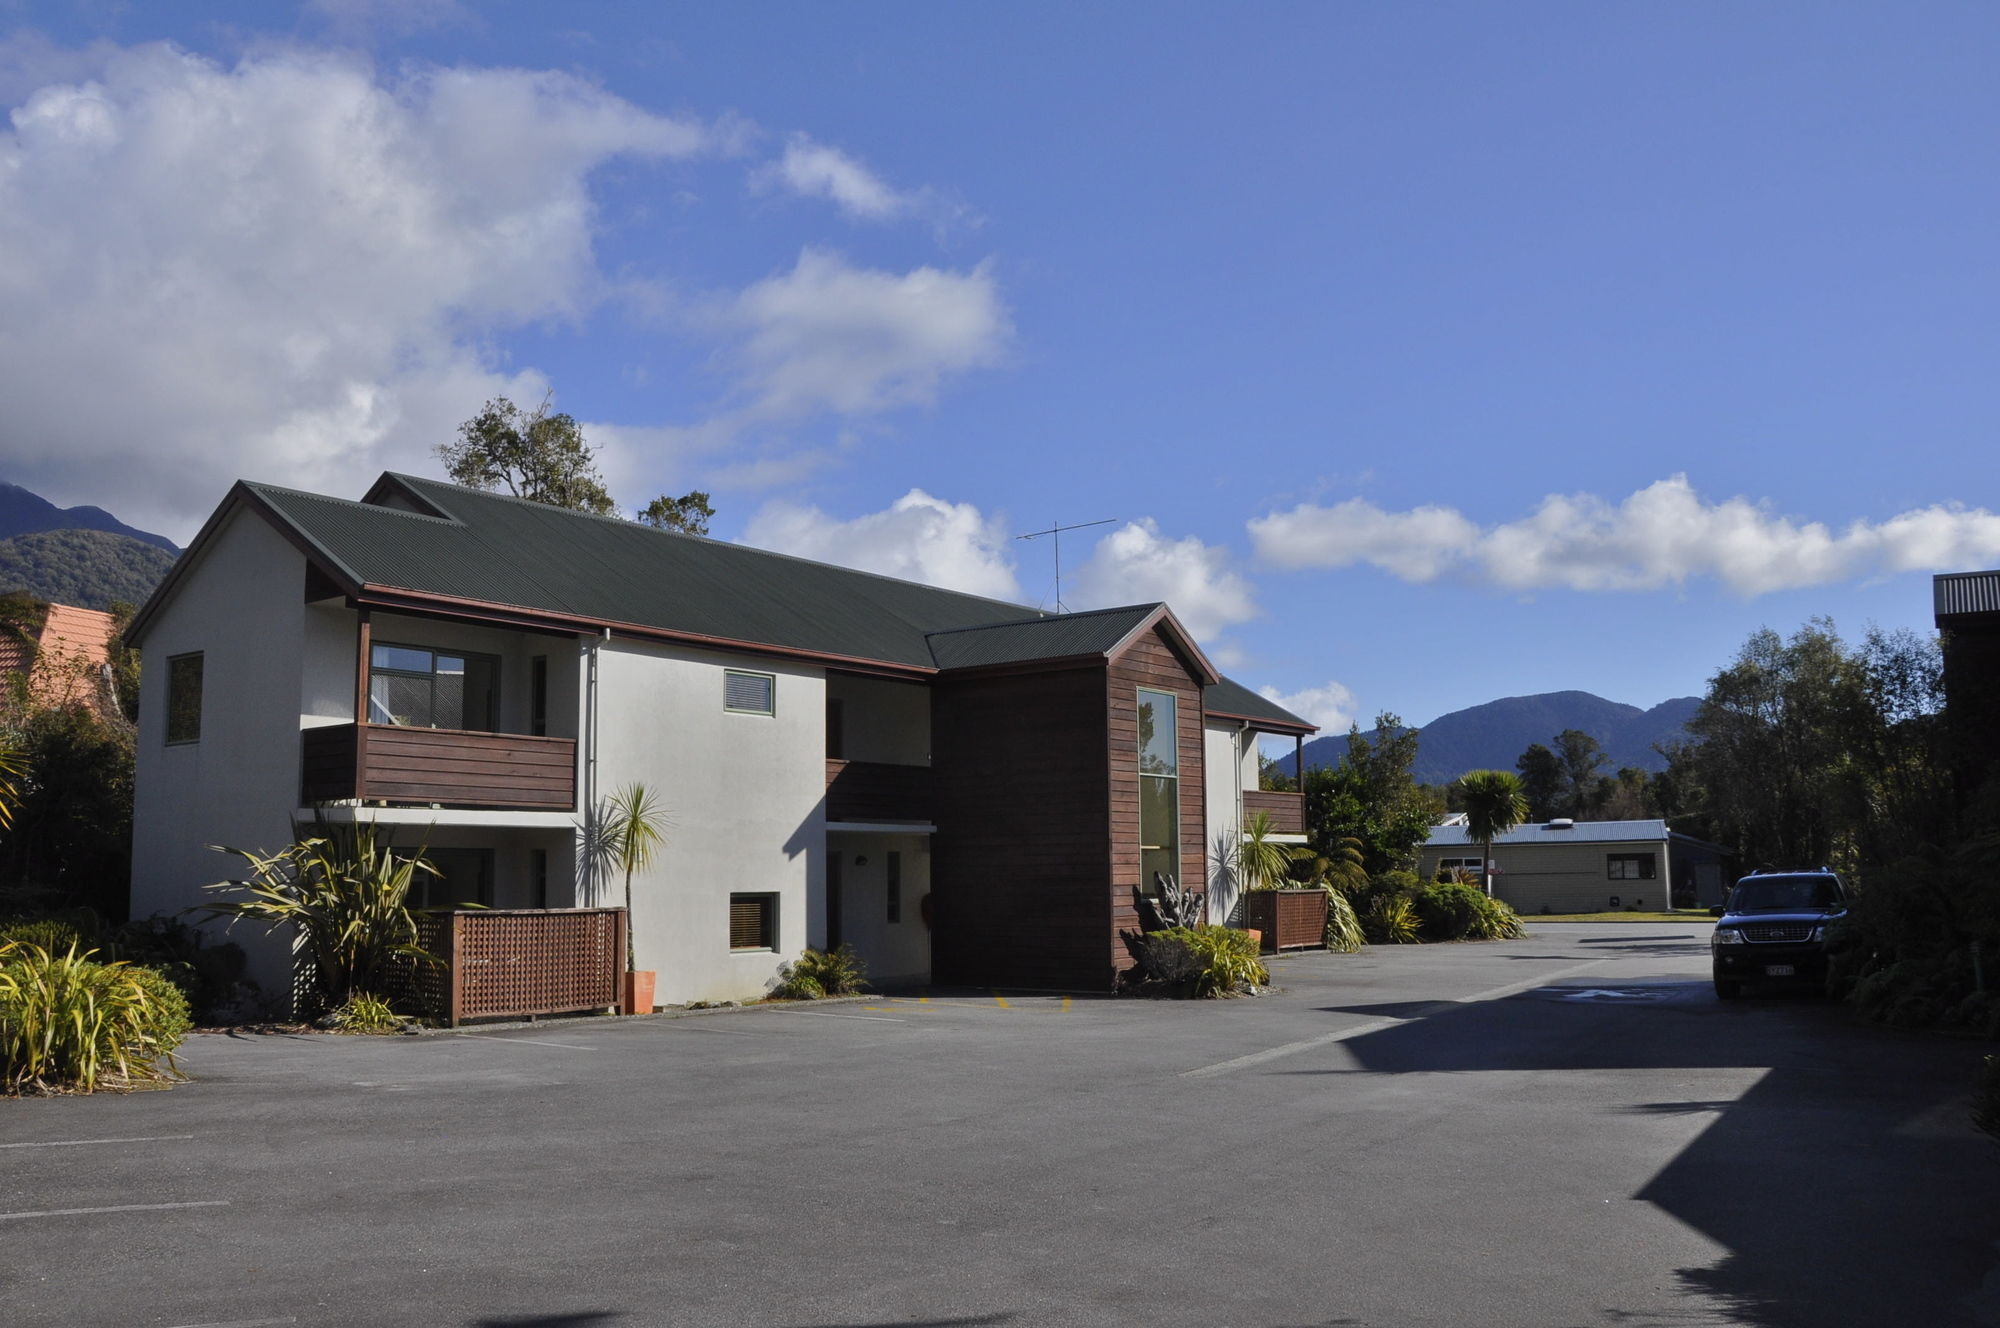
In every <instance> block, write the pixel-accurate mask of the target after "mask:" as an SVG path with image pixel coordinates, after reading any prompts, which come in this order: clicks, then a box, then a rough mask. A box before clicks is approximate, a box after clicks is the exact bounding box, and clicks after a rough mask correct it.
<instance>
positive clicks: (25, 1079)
mask: <svg viewBox="0 0 2000 1328" xmlns="http://www.w3.org/2000/svg"><path fill="white" fill-rule="evenodd" d="M94 953H95V952H94V951H86V950H80V949H79V948H78V947H76V946H74V945H72V946H70V947H69V948H68V949H66V950H64V951H62V952H60V953H52V952H50V951H48V950H45V949H43V948H42V947H41V946H39V945H35V944H32V943H29V942H22V941H9V942H6V943H4V944H0V1086H4V1087H5V1088H6V1089H7V1090H8V1091H10V1092H21V1091H23V1090H30V1089H41V1090H44V1091H61V1090H65V1089H73V1090H78V1091H81V1092H85V1093H89V1092H94V1091H96V1090H97V1089H99V1088H129V1087H133V1086H135V1085H138V1084H144V1083H154V1082H160V1081H164V1080H170V1079H177V1078H179V1077H180V1071H179V1069H178V1067H176V1066H175V1064H174V1055H173V1053H174V1048H176V1047H178V1046H179V1045H180V1041H181V1037H182V1036H183V1035H184V1034H185V1033H186V1032H187V1030H188V1027H189V1019H188V1007H187V998H186V997H184V996H182V995H181V993H180V989H179V988H177V987H175V986H174V985H173V984H172V983H171V982H169V981H167V980H166V978H164V977H162V976H161V975H160V974H158V973H155V972H153V971H152V970H151V969H144V968H137V967H134V966H133V965H130V964H125V963H120V962H116V961H113V962H111V963H107V964H100V963H97V962H95V961H94V960H93V959H92V958H91V955H92V954H94Z"/></svg>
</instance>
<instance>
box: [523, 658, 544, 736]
mask: <svg viewBox="0 0 2000 1328" xmlns="http://www.w3.org/2000/svg"><path fill="white" fill-rule="evenodd" d="M548 731H549V657H548V656H547V655H537V656H535V657H534V658H533V659H531V660H529V661H528V732H529V733H531V734H533V735H534V736H535V737H537V738H541V737H546V736H547V734H548Z"/></svg>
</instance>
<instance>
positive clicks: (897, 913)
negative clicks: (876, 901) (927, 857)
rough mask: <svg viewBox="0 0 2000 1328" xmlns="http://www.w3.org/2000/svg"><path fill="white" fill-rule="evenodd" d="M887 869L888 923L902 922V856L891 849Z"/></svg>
mask: <svg viewBox="0 0 2000 1328" xmlns="http://www.w3.org/2000/svg"><path fill="white" fill-rule="evenodd" d="M888 868H889V921H891V922H901V921H902V920H903V855H902V854H901V853H898V852H896V851H895V850H893V849H891V850H890V852H889V857H888Z"/></svg>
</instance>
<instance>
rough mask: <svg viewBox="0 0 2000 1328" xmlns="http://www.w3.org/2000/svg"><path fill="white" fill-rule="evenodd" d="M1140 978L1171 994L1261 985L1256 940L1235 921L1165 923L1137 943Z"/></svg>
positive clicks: (1263, 975)
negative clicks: (1189, 924)
mask: <svg viewBox="0 0 2000 1328" xmlns="http://www.w3.org/2000/svg"><path fill="white" fill-rule="evenodd" d="M1136 952H1137V953H1138V955H1139V958H1140V969H1141V973H1142V981H1143V982H1144V983H1145V984H1147V985H1152V986H1154V987H1157V988H1159V989H1163V990H1165V991H1167V992H1169V993H1170V994H1172V995H1175V996H1189V997H1195V998H1197V999H1206V998H1209V997H1215V996H1226V995H1228V994H1229V993H1231V992H1234V991H1244V990H1248V989H1250V988H1252V987H1261V986H1265V985H1266V984H1268V983H1269V982H1270V981H1271V974H1270V971H1269V970H1267V969H1266V968H1265V967H1264V962H1263V960H1261V959H1260V958H1258V956H1257V942H1256V941H1254V940H1252V939H1251V936H1250V933H1249V932H1247V931H1239V930H1237V929H1236V928H1234V927H1215V926H1200V927H1169V928H1167V929H1166V930H1164V931H1153V932H1147V933H1146V934H1145V936H1143V937H1141V938H1140V939H1139V941H1138V944H1137V951H1136Z"/></svg>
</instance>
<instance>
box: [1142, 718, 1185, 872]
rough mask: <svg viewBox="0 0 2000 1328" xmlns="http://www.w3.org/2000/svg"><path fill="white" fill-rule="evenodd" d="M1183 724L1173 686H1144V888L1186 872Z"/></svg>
mask: <svg viewBox="0 0 2000 1328" xmlns="http://www.w3.org/2000/svg"><path fill="white" fill-rule="evenodd" d="M1179 733H1180V728H1179V724H1178V716H1177V714H1176V707H1175V701H1174V694H1173V693H1172V692H1156V691H1153V690H1151V689H1150V688H1146V687H1141V688H1140V689H1139V888H1140V889H1141V890H1143V891H1145V892H1146V893H1147V894H1153V893H1155V892H1157V891H1158V889H1159V885H1158V883H1157V882H1156V880H1155V878H1156V877H1157V876H1173V877H1178V876H1179V875H1180V835H1181V814H1180V751H1179V745H1178V742H1177V739H1178V737H1179Z"/></svg>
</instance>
